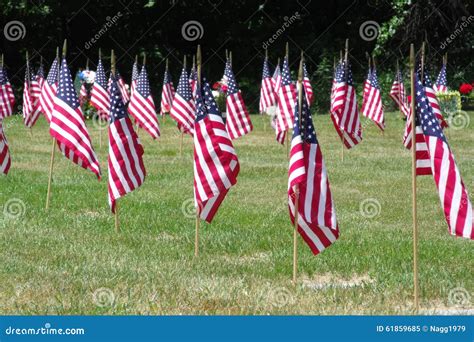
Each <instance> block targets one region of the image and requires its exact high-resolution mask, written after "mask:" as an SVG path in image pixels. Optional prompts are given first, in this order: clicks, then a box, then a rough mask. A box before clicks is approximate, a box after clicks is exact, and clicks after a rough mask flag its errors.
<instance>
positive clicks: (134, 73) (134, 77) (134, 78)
mask: <svg viewBox="0 0 474 342" xmlns="http://www.w3.org/2000/svg"><path fill="white" fill-rule="evenodd" d="M139 75H140V73H139V71H138V62H137V61H135V62H134V63H133V67H132V82H131V85H130V98H132V95H133V92H134V91H135V88H136V86H137V80H138V76H139Z"/></svg>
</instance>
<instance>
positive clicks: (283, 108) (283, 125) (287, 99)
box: [276, 57, 296, 140]
mask: <svg viewBox="0 0 474 342" xmlns="http://www.w3.org/2000/svg"><path fill="white" fill-rule="evenodd" d="M276 90H277V91H278V95H277V101H278V111H277V121H276V124H277V125H276V131H277V136H278V133H281V132H283V131H287V130H289V129H290V127H291V126H292V125H293V116H294V109H295V104H296V88H295V85H294V84H293V82H292V81H291V77H290V66H289V64H288V57H285V58H284V60H283V69H282V74H281V86H280V87H278V88H277V89H276ZM277 140H278V139H277Z"/></svg>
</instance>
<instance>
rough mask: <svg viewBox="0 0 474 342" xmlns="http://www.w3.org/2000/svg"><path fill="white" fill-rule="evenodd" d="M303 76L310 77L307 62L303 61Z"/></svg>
mask: <svg viewBox="0 0 474 342" xmlns="http://www.w3.org/2000/svg"><path fill="white" fill-rule="evenodd" d="M303 77H304V78H309V75H308V70H307V69H306V64H305V63H303Z"/></svg>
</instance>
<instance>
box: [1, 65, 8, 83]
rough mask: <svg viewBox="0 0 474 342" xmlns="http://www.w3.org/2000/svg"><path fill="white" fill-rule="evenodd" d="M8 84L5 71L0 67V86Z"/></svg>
mask: <svg viewBox="0 0 474 342" xmlns="http://www.w3.org/2000/svg"><path fill="white" fill-rule="evenodd" d="M7 83H8V76H7V70H6V69H5V68H3V67H0V85H5V84H7Z"/></svg>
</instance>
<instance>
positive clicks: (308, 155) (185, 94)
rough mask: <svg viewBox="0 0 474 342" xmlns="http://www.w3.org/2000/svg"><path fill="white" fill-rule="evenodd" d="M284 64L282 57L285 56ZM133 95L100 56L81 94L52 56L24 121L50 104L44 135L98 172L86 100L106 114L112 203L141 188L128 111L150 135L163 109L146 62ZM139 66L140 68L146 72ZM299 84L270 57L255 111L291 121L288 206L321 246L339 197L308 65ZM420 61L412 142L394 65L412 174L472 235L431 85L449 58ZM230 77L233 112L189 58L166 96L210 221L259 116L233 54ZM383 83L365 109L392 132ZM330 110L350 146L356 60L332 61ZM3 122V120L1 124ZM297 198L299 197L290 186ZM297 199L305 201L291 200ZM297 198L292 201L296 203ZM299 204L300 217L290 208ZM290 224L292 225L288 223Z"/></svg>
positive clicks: (373, 85)
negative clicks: (189, 141) (250, 106)
mask: <svg viewBox="0 0 474 342" xmlns="http://www.w3.org/2000/svg"><path fill="white" fill-rule="evenodd" d="M278 64H279V63H278ZM132 70H133V72H132V80H131V86H130V93H129V92H128V90H127V87H126V86H125V82H124V80H123V78H122V77H121V76H120V73H119V72H118V70H116V72H115V73H113V74H111V75H110V76H109V79H108V80H107V78H106V74H105V68H104V66H103V63H102V61H101V60H100V59H99V61H98V64H97V71H96V78H95V82H94V85H93V86H92V89H91V91H90V94H89V93H88V91H87V88H86V87H85V85H83V87H81V91H80V93H79V95H78V94H77V93H76V91H75V89H74V86H73V81H72V76H71V72H70V69H69V67H68V64H67V61H66V57H65V56H63V57H62V58H61V59H59V58H58V57H56V58H55V59H54V61H53V62H52V65H51V68H50V70H49V73H48V76H47V78H46V79H44V75H43V72H42V68H41V67H40V69H39V70H38V72H37V73H36V74H34V76H31V75H30V68H29V65H28V64H27V68H26V76H25V85H24V95H23V118H24V122H25V125H26V126H27V127H31V126H32V125H34V123H35V122H36V121H37V119H38V117H39V115H40V113H43V114H44V116H45V118H46V119H47V121H48V122H49V124H50V128H49V132H50V134H51V136H52V137H53V138H54V139H55V141H56V143H57V145H58V148H59V150H60V151H61V152H62V153H63V154H64V155H65V157H66V158H68V159H70V160H71V161H72V162H73V163H75V164H77V165H79V166H81V167H83V168H85V169H88V170H90V171H92V172H93V173H94V174H95V175H97V177H98V178H99V179H100V176H101V171H100V166H99V162H98V158H97V155H96V153H95V151H94V149H93V146H92V142H91V139H90V136H89V133H88V130H87V126H86V124H85V120H84V116H83V114H82V110H81V103H84V102H85V101H90V103H91V104H92V105H93V106H94V107H95V108H96V109H97V112H98V114H99V117H100V118H102V119H104V120H108V122H109V156H108V197H109V204H110V207H111V210H112V211H115V203H116V200H117V199H118V198H120V197H122V196H124V195H125V194H127V193H129V192H131V191H133V190H134V189H136V188H138V187H139V186H141V185H142V184H143V182H144V179H145V175H146V170H145V166H144V163H143V153H144V149H143V146H142V145H141V143H140V141H139V139H138V135H137V133H136V132H135V130H134V127H133V124H132V120H131V119H130V117H129V115H130V116H131V117H132V118H133V119H134V121H135V122H136V124H137V125H138V126H139V127H140V128H142V129H143V130H145V131H146V132H147V133H148V134H150V136H151V137H152V138H158V137H159V136H160V128H159V122H158V116H157V113H156V109H155V105H154V101H153V97H152V94H151V91H150V85H149V81H148V77H147V71H146V68H145V64H143V65H142V67H141V70H140V69H139V67H138V64H137V62H135V64H134V65H133V68H132ZM139 70H140V72H139ZM303 70H304V76H303V79H302V81H301V83H297V82H294V81H292V79H291V73H290V63H289V58H288V55H286V56H285V57H284V58H283V64H282V67H281V70H280V65H276V67H275V71H274V72H273V74H272V73H271V72H270V65H269V61H268V58H265V60H264V63H263V76H262V83H261V94H260V95H261V96H260V112H261V113H262V114H263V113H265V112H267V111H268V109H269V108H271V107H275V108H276V122H275V132H276V137H277V140H278V141H279V142H281V143H284V141H285V136H286V134H289V131H290V129H292V130H293V134H292V139H291V149H290V156H289V173H288V205H289V213H290V218H291V220H292V221H294V220H295V217H296V216H297V217H298V222H297V227H298V232H299V233H300V234H301V236H302V237H303V239H304V240H305V241H306V243H307V244H308V246H309V247H310V249H311V250H312V252H313V253H314V254H318V253H319V252H321V251H322V250H324V249H325V248H327V247H328V246H330V245H331V244H332V243H333V242H335V241H336V239H337V238H338V237H339V226H338V223H337V218H336V212H335V204H334V201H333V198H332V195H331V190H330V185H329V177H328V174H327V170H326V166H325V163H324V159H323V156H322V152H321V151H322V150H321V146H320V144H319V142H318V139H317V135H316V130H315V127H314V124H313V120H312V116H311V110H310V106H311V103H312V101H313V99H314V93H313V89H312V87H311V83H310V78H309V74H308V72H307V70H306V66H305V65H304V66H303ZM0 72H1V74H0V75H1V89H0V91H1V93H0V99H1V102H0V108H1V118H2V120H0V122H3V118H5V117H7V116H10V115H12V114H13V107H14V101H15V99H14V96H13V92H12V88H11V85H10V83H9V81H8V77H7V75H6V70H5V68H4V67H2V69H1V70H0ZM421 73H422V72H421V64H419V67H418V68H417V70H416V83H415V90H416V92H415V93H416V97H415V99H414V101H415V104H416V105H415V113H414V115H416V122H417V126H416V127H417V129H416V132H415V139H416V140H415V141H416V143H415V144H411V140H412V132H411V127H410V124H409V122H410V120H409V118H410V117H411V115H413V113H411V109H410V102H409V99H408V96H407V95H406V90H405V87H404V84H403V80H402V73H401V72H400V71H397V74H396V77H395V81H394V83H393V86H392V88H391V90H390V96H391V97H392V99H393V100H394V101H395V103H396V104H397V105H398V106H399V108H400V111H401V112H402V113H404V115H405V116H407V117H408V120H407V125H406V129H405V134H404V143H405V146H406V147H407V148H412V146H413V147H415V148H416V150H417V174H418V175H426V174H432V175H433V178H434V180H435V183H436V186H437V189H438V193H439V196H440V200H441V205H442V208H443V211H444V214H445V217H446V221H447V223H448V227H449V231H450V233H451V234H452V235H456V236H462V237H466V238H470V239H473V238H474V233H473V217H472V205H471V203H470V201H469V197H468V194H467V190H466V188H465V186H464V184H463V182H462V179H461V176H460V172H459V169H458V168H457V166H456V163H455V160H454V157H453V155H452V152H451V150H450V148H449V145H448V143H447V140H446V136H445V135H444V133H443V129H444V128H445V127H446V126H447V124H446V122H445V121H444V119H443V116H442V114H441V111H440V108H439V104H438V101H437V98H436V91H446V90H447V88H446V87H447V84H446V66H445V65H443V68H442V71H441V74H440V77H438V80H437V82H436V83H435V85H432V83H431V81H430V78H429V75H428V73H427V72H426V70H425V71H424V72H423V77H421ZM223 79H224V81H225V83H226V85H227V90H226V94H225V96H226V112H227V115H226V120H224V118H223V117H222V114H221V113H220V111H219V108H218V106H217V104H216V101H215V98H214V96H213V93H212V90H211V87H210V86H209V82H208V81H207V80H206V78H205V77H204V76H202V77H198V74H197V70H196V67H195V66H194V65H193V67H192V68H191V70H190V71H189V72H188V70H187V69H186V67H185V66H184V67H183V69H182V71H181V75H180V79H179V83H178V87H177V90H176V91H175V90H174V87H173V84H172V82H171V76H170V73H169V71H168V69H166V71H165V76H164V82H163V83H164V84H163V90H162V97H161V110H160V114H161V115H164V114H165V113H166V112H169V113H170V115H171V117H172V118H173V119H174V120H175V121H176V123H177V127H178V129H179V130H180V131H181V132H183V133H185V134H189V135H190V136H192V137H193V141H194V198H195V205H196V208H197V210H198V214H199V217H200V218H201V219H203V220H205V221H207V222H211V221H212V220H213V218H214V216H215V214H216V213H217V210H218V208H219V206H220V204H221V203H222V201H223V200H224V198H225V196H226V194H227V192H228V191H229V189H230V187H231V186H232V185H234V184H236V182H237V176H238V173H239V169H240V165H239V160H238V157H237V153H236V150H235V149H234V147H233V143H232V140H233V139H236V138H239V137H242V136H244V135H246V134H248V133H249V132H251V130H252V128H253V127H252V123H251V119H250V116H249V113H248V111H247V108H246V106H245V103H244V100H243V97H242V93H241V91H240V89H239V87H238V83H237V81H236V79H235V75H234V73H233V70H232V62H231V60H229V59H228V60H227V61H226V65H225V69H224V77H223ZM299 86H301V87H302V90H301V92H302V96H303V101H302V102H303V103H302V106H301V113H300V111H299V110H298V103H297V102H298V101H297V94H298V88H299ZM380 94H381V89H380V86H379V83H378V80H377V71H376V68H375V65H372V66H371V67H370V68H369V71H368V75H367V79H366V81H365V83H364V90H363V103H362V107H361V111H362V113H363V115H364V116H365V117H367V118H369V119H370V120H372V121H373V122H374V123H375V124H376V125H377V127H379V128H380V129H381V130H384V129H385V120H384V113H383V106H382V103H381V95H380ZM330 97H331V119H332V121H333V123H334V126H335V128H336V131H337V133H338V135H339V136H340V138H341V140H342V143H343V144H344V145H345V146H346V148H352V147H354V146H356V145H357V144H358V143H360V142H361V140H362V131H361V123H360V118H359V109H358V104H357V97H356V89H355V86H354V82H353V78H352V72H351V65H350V63H349V62H348V60H347V59H344V60H342V59H341V60H340V61H339V63H338V64H337V65H336V66H335V70H334V78H333V84H332V90H331V94H330ZM0 127H1V126H0ZM1 138H2V140H1V147H2V149H1V154H0V156H1V157H2V159H1V160H0V164H1V165H2V171H3V172H4V173H7V172H8V169H9V167H10V164H11V162H10V156H9V152H8V143H7V140H6V138H5V135H4V133H3V130H2V131H1ZM296 186H297V187H298V189H299V196H295V193H294V190H295V187H296ZM296 200H298V203H296V202H295V201H296ZM296 204H297V205H296ZM296 208H298V215H295V209H296ZM293 224H294V222H293Z"/></svg>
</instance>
